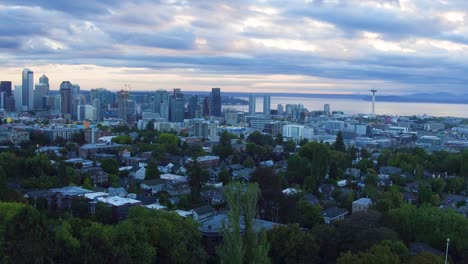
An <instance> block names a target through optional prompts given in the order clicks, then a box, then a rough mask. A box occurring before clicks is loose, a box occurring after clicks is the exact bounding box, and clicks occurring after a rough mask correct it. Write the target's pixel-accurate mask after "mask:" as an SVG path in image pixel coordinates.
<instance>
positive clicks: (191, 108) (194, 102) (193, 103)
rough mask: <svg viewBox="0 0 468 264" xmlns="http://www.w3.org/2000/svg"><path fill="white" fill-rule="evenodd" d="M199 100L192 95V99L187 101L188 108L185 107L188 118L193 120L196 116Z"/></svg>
mask: <svg viewBox="0 0 468 264" xmlns="http://www.w3.org/2000/svg"><path fill="white" fill-rule="evenodd" d="M198 101H199V99H198V95H192V97H190V100H189V103H188V106H187V108H188V109H187V112H188V116H189V118H195V117H196V115H197V110H198V105H199V102H198Z"/></svg>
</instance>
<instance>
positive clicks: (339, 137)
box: [333, 131, 346, 152]
mask: <svg viewBox="0 0 468 264" xmlns="http://www.w3.org/2000/svg"><path fill="white" fill-rule="evenodd" d="M333 149H334V150H336V151H340V152H345V151H346V145H345V143H344V141H343V133H342V132H341V131H338V134H336V140H335V143H334V144H333Z"/></svg>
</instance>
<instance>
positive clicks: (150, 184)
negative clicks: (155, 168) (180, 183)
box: [140, 179, 166, 194]
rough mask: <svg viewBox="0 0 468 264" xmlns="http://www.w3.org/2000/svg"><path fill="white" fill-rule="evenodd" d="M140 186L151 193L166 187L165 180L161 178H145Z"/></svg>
mask: <svg viewBox="0 0 468 264" xmlns="http://www.w3.org/2000/svg"><path fill="white" fill-rule="evenodd" d="M140 188H141V189H143V190H145V191H147V192H151V194H156V193H158V192H160V191H162V190H164V189H165V188H166V181H165V180H163V179H154V180H146V181H143V182H142V183H140Z"/></svg>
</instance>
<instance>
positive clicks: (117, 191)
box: [106, 187, 128, 197]
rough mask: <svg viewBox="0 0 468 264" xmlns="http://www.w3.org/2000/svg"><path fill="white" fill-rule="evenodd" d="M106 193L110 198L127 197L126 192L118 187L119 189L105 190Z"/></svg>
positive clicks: (110, 188)
mask: <svg viewBox="0 0 468 264" xmlns="http://www.w3.org/2000/svg"><path fill="white" fill-rule="evenodd" d="M106 192H107V193H108V194H109V195H110V196H120V197H127V195H128V192H127V190H125V188H123V187H119V188H114V187H109V188H107V190H106Z"/></svg>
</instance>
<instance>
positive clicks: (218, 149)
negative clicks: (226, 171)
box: [213, 130, 233, 159]
mask: <svg viewBox="0 0 468 264" xmlns="http://www.w3.org/2000/svg"><path fill="white" fill-rule="evenodd" d="M213 153H215V154H216V155H218V156H219V157H220V158H221V159H225V158H227V157H228V156H229V155H231V154H232V153H233V149H232V144H231V136H230V135H229V133H228V132H227V131H226V130H225V131H223V132H222V133H221V135H220V136H219V144H217V145H216V146H215V147H214V149H213Z"/></svg>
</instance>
